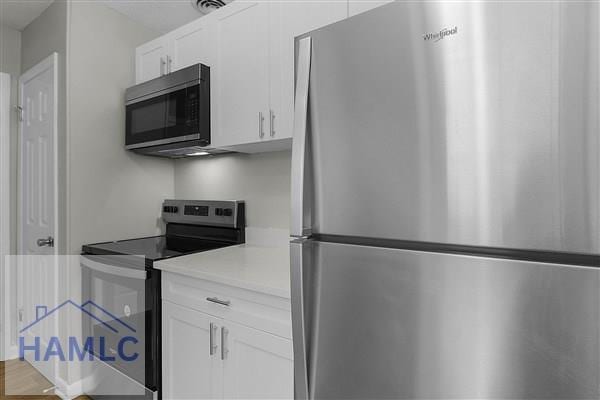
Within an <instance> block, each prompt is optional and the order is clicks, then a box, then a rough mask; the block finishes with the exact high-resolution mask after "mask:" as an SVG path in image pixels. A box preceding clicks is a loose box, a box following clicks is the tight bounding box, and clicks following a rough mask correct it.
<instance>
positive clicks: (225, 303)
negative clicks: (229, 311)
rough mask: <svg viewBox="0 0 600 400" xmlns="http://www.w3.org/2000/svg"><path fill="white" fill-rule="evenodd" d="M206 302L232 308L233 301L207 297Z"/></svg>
mask: <svg viewBox="0 0 600 400" xmlns="http://www.w3.org/2000/svg"><path fill="white" fill-rule="evenodd" d="M206 300H208V301H210V302H213V303H217V304H220V305H222V306H230V305H231V301H229V300H221V299H219V298H217V297H207V298H206Z"/></svg>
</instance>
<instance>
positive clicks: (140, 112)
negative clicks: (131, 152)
mask: <svg viewBox="0 0 600 400" xmlns="http://www.w3.org/2000/svg"><path fill="white" fill-rule="evenodd" d="M168 103H169V95H168V94H164V95H160V96H155V97H151V98H149V99H145V100H141V101H138V102H135V103H131V104H128V105H127V106H126V117H125V118H126V133H125V145H126V146H131V145H136V144H140V143H149V142H156V141H162V140H164V139H165V138H166V137H167V136H166V130H167V128H166V125H167V124H166V120H167V107H168Z"/></svg>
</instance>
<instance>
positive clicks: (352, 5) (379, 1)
mask: <svg viewBox="0 0 600 400" xmlns="http://www.w3.org/2000/svg"><path fill="white" fill-rule="evenodd" d="M392 1H394V0H349V1H348V14H349V16H350V17H351V16H353V15H356V14H360V13H362V12H365V11H369V10H372V9H373V8H377V7H379V6H382V5H384V4H387V3H391V2H392Z"/></svg>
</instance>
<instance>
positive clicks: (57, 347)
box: [19, 300, 139, 362]
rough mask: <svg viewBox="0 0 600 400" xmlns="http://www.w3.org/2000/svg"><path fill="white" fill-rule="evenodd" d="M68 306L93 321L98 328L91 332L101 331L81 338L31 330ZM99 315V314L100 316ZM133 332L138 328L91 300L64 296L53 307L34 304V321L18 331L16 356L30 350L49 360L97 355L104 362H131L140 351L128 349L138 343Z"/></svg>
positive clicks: (95, 357) (90, 358)
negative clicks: (42, 333) (17, 352)
mask: <svg viewBox="0 0 600 400" xmlns="http://www.w3.org/2000/svg"><path fill="white" fill-rule="evenodd" d="M67 307H72V308H74V309H75V310H77V311H78V312H81V314H82V316H83V317H84V318H89V319H90V320H91V321H93V323H94V324H95V325H94V326H95V327H98V328H101V329H94V332H102V333H103V334H99V333H98V334H93V335H92V334H90V335H89V336H87V337H82V338H78V337H75V336H68V337H66V338H64V337H63V338H62V340H61V337H59V336H54V335H46V336H44V340H42V337H40V336H38V335H35V334H32V333H33V330H34V329H33V328H34V327H35V326H36V325H38V324H40V323H42V321H44V320H46V319H47V318H50V317H52V316H56V315H57V314H58V313H60V312H61V311H63V310H65V309H66V308H67ZM98 315H102V316H103V318H100V317H99V316H98ZM136 334H137V331H136V329H135V328H134V327H132V326H131V325H130V324H128V323H127V322H125V321H123V320H122V319H121V318H119V317H117V316H115V315H114V314H113V313H111V312H110V311H108V310H106V309H105V308H103V307H101V306H99V305H98V304H96V303H95V302H93V301H91V300H88V301H86V302H84V303H82V304H77V303H76V302H74V301H72V300H67V301H65V302H63V303H62V304H60V305H58V306H56V307H54V308H52V309H48V306H46V305H37V306H36V307H35V321H33V322H31V323H29V324H27V325H26V326H25V327H24V328H23V329H21V330H20V331H19V358H20V359H21V360H24V359H25V356H26V354H27V355H30V354H33V358H34V360H35V361H50V360H53V359H58V360H60V361H76V360H79V361H84V360H89V361H92V360H94V359H99V360H101V361H104V362H112V361H124V362H134V361H136V360H137V359H138V358H139V353H138V352H135V351H132V349H131V348H132V347H135V345H137V344H138V343H139V341H138V339H137V337H136ZM42 343H44V346H42ZM111 346H112V347H111ZM115 347H116V349H115Z"/></svg>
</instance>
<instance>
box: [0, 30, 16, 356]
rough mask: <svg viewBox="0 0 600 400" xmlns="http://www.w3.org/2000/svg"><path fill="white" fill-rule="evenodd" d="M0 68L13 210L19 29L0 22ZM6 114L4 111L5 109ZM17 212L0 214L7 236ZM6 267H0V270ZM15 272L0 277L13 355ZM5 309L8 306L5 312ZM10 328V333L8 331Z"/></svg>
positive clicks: (13, 227)
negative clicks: (6, 90)
mask: <svg viewBox="0 0 600 400" xmlns="http://www.w3.org/2000/svg"><path fill="white" fill-rule="evenodd" d="M0 72H5V73H7V74H9V75H10V82H11V84H10V107H9V108H8V110H3V111H2V118H3V119H4V118H9V147H10V157H9V165H10V181H9V190H10V201H9V203H10V209H11V210H15V208H16V204H17V202H16V193H17V190H16V185H17V168H16V166H17V156H16V155H17V137H18V136H17V135H18V121H17V119H16V113H15V112H14V107H15V106H16V105H17V101H18V96H17V84H18V79H19V76H20V75H21V32H19V31H17V30H14V29H12V28H9V27H7V26H3V25H0ZM5 112H6V113H7V115H4V113H5ZM1 190H6V188H4V187H3V188H1ZM15 215H16V213H14V212H11V213H10V216H2V224H5V223H6V220H5V219H4V218H6V217H8V218H9V220H8V223H9V232H10V237H11V238H14V237H15V236H16V227H17V225H16V217H15ZM15 249H16V240H11V242H10V247H9V251H10V252H11V253H14V252H15ZM0 256H1V257H2V258H3V259H2V260H1V261H0V265H1V266H4V254H0ZM4 272H5V271H4V270H2V271H0V274H3V273H4ZM14 276H15V275H14V274H11V275H9V276H8V279H9V280H11V282H8V283H7V284H6V286H4V284H5V283H4V282H3V281H2V280H1V279H0V283H1V284H0V288H2V292H1V294H0V295H2V296H3V295H4V294H5V293H6V294H8V296H7V297H6V298H2V299H0V308H1V310H0V321H1V325H2V329H3V330H4V332H6V333H8V334H7V336H8V337H6V338H2V339H3V340H5V339H7V340H6V343H0V346H4V345H6V351H7V354H5V355H4V356H5V357H6V358H12V357H13V356H15V351H16V347H15V345H16V334H15V331H14V330H13V329H12V327H13V326H14V325H15V323H16V313H15V312H14V311H13V312H12V313H11V312H10V311H9V310H15V309H16V302H17V298H16V292H15V291H14V290H8V291H7V292H4V288H5V287H7V288H13V289H14V287H15V281H14V279H13V277H14ZM4 310H7V312H6V314H5V313H4ZM9 332H10V333H9ZM0 336H2V335H0Z"/></svg>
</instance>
